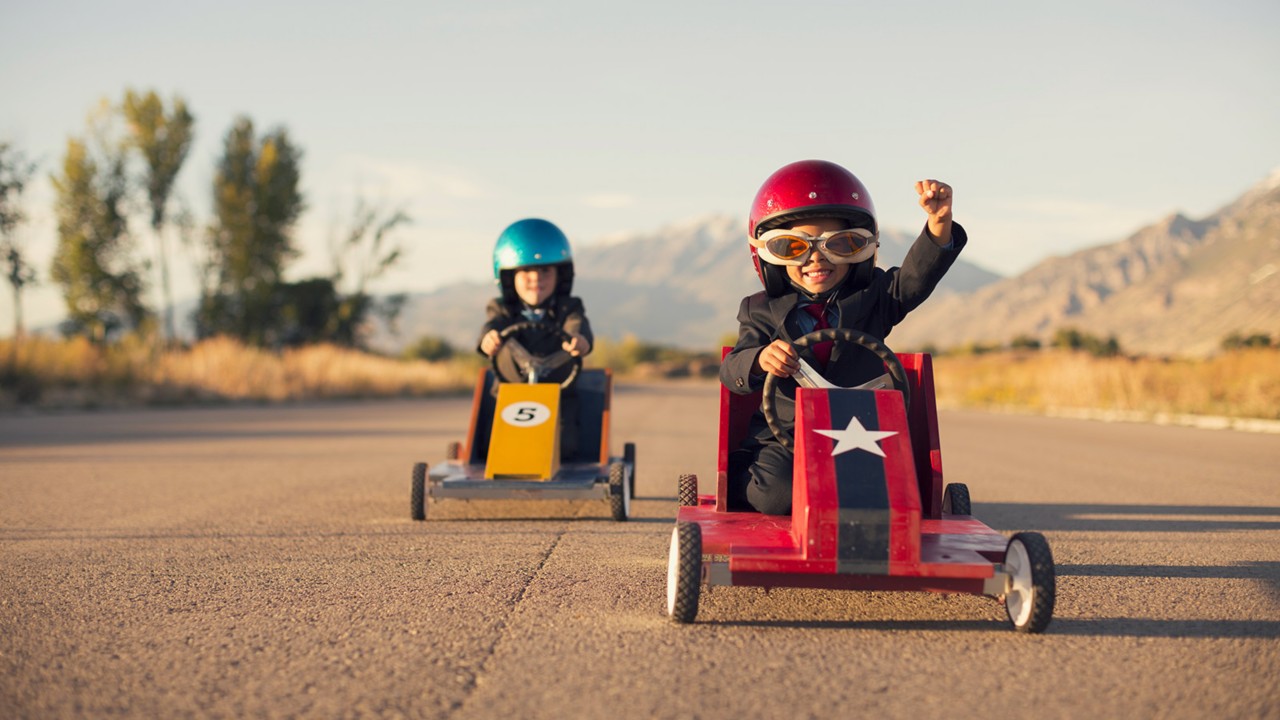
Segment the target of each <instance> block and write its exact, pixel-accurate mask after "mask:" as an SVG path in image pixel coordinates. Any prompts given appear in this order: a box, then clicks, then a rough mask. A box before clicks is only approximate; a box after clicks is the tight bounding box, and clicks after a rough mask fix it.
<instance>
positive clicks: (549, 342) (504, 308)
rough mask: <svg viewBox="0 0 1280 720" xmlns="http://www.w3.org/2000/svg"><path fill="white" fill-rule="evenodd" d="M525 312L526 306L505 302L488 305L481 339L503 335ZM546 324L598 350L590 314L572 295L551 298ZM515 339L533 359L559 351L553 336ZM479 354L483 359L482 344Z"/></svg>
mask: <svg viewBox="0 0 1280 720" xmlns="http://www.w3.org/2000/svg"><path fill="white" fill-rule="evenodd" d="M523 309H524V306H523V304H521V303H516V304H514V305H509V304H507V303H504V302H503V301H502V298H494V299H493V300H490V301H489V305H488V306H487V307H485V309H484V311H485V315H486V316H487V317H488V320H486V321H485V324H484V327H482V328H481V329H480V338H481V339H483V338H484V336H485V334H486V333H488V332H489V331H490V330H497V331H498V332H502V331H503V330H504V329H506V327H507V326H508V325H514V324H516V323H518V322H520V321H521V320H524V316H523V315H522V314H521V311H522V310H523ZM547 311H548V312H547V322H549V323H551V324H552V325H557V326H559V327H560V328H561V329H562V330H564V331H565V332H567V333H569V334H570V335H581V336H583V337H585V338H586V339H587V342H589V343H591V346H592V347H595V344H596V340H595V336H594V335H592V334H591V323H589V322H587V312H586V310H585V309H584V308H583V306H582V300H580V299H578V298H577V297H574V296H572V295H557V296H555V297H553V298H551V300H550V302H549V303H548V306H547ZM515 337H516V339H517V340H519V341H520V344H521V345H523V346H524V347H525V349H526V350H528V351H529V352H531V353H533V354H534V355H539V356H546V355H550V354H552V353H554V352H555V351H557V350H559V349H560V343H561V340H560V339H559V338H558V337H556V336H553V335H548V334H546V333H531V332H528V331H521V332H518V333H516V335H515ZM476 352H478V353H480V354H481V355H483V354H484V353H483V352H481V350H480V341H479V340H477V341H476Z"/></svg>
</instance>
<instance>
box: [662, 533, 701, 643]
mask: <svg viewBox="0 0 1280 720" xmlns="http://www.w3.org/2000/svg"><path fill="white" fill-rule="evenodd" d="M701 595H702V526H700V525H698V524H697V523H688V522H684V523H676V526H675V529H673V530H672V531H671V550H670V552H669V553H668V555H667V615H669V616H670V617H671V621H672V622H675V623H680V624H685V623H691V622H693V620H694V618H696V617H697V616H698V598H699V597H700V596H701Z"/></svg>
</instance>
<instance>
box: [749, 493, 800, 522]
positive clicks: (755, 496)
mask: <svg viewBox="0 0 1280 720" xmlns="http://www.w3.org/2000/svg"><path fill="white" fill-rule="evenodd" d="M755 489H756V491H757V492H751V491H750V490H749V491H748V492H747V495H748V496H749V498H750V501H751V506H752V507H754V508H755V509H756V510H757V511H759V512H760V513H761V514H764V515H790V514H791V488H786V492H785V493H784V492H780V489H779V488H772V489H761V488H758V487H757V488H755Z"/></svg>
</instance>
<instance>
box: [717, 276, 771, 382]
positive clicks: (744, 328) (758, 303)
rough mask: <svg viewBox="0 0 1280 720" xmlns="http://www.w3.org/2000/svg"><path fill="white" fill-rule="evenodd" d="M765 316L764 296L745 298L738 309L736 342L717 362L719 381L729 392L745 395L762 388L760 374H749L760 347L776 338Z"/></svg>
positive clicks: (762, 378)
mask: <svg viewBox="0 0 1280 720" xmlns="http://www.w3.org/2000/svg"><path fill="white" fill-rule="evenodd" d="M768 317H769V314H768V307H767V301H766V300H765V299H764V293H758V294H756V295H751V296H749V297H745V298H743V299H742V304H741V305H740V306H738V342H737V343H735V344H734V346H733V350H730V351H729V354H728V355H726V356H725V358H724V360H723V361H722V362H721V363H720V382H721V383H723V384H724V386H725V387H726V388H729V392H732V393H735V394H738V395H747V394H749V393H751V392H754V391H756V390H759V389H760V388H761V387H762V386H763V385H764V375H763V374H761V375H752V373H751V366H752V365H753V364H754V363H755V360H756V356H757V355H759V354H760V351H761V350H762V349H764V346H766V345H768V344H769V343H771V342H773V339H774V337H775V336H776V335H777V331H776V330H775V329H774V328H773V327H770V325H769V323H768V322H766V320H765V319H766V318H768Z"/></svg>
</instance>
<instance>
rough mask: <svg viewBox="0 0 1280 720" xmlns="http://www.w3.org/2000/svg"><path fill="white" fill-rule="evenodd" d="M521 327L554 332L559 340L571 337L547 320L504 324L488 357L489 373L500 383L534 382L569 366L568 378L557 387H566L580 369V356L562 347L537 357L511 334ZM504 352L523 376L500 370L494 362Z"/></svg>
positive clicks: (568, 339)
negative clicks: (499, 342) (499, 341)
mask: <svg viewBox="0 0 1280 720" xmlns="http://www.w3.org/2000/svg"><path fill="white" fill-rule="evenodd" d="M524 330H537V331H539V332H545V333H547V334H549V335H555V336H556V337H557V338H559V340H560V341H561V342H570V341H572V340H573V336H572V335H570V334H569V333H567V332H565V331H564V329H563V328H561V327H560V326H558V325H553V324H551V323H547V322H534V321H532V320H521V321H520V322H517V323H514V324H512V325H508V326H506V327H505V328H503V329H502V330H501V331H500V332H499V333H498V339H499V340H501V341H502V345H501V346H500V347H499V348H498V350H497V352H495V353H494V354H493V355H492V356H490V358H489V363H490V365H492V366H493V374H494V376H496V377H497V378H499V379H500V380H502V381H503V382H511V383H526V382H527V383H536V382H539V379H540V378H541V377H543V376H544V375H546V374H547V373H549V372H551V371H552V370H556V369H559V368H562V367H564V366H565V365H571V368H570V370H569V377H567V378H565V379H564V380H562V381H561V382H560V387H562V388H563V387H569V384H570V383H572V382H573V381H574V379H575V378H577V377H578V372H579V371H580V370H582V356H581V355H577V356H575V355H570V354H569V353H568V352H566V351H564V350H557V351H555V352H553V353H551V354H550V355H546V356H537V355H534V354H533V353H531V352H529V351H528V350H527V349H525V347H524V345H521V344H520V341H519V340H516V339H515V338H513V337H511V336H512V335H515V334H516V333H518V332H521V331H524ZM503 352H506V353H508V354H509V355H510V357H511V361H512V363H513V364H514V365H515V366H516V370H517V371H519V372H520V373H521V374H522V375H523V376H524V377H516V378H511V377H507V376H506V375H504V374H503V373H502V369H501V368H500V367H499V364H498V355H500V354H502V353H503Z"/></svg>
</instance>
